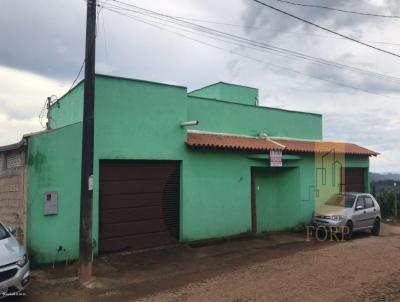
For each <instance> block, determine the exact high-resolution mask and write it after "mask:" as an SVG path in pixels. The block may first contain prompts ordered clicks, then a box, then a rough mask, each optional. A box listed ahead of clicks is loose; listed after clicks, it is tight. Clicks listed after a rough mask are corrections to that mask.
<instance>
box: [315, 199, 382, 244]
mask: <svg viewBox="0 0 400 302" xmlns="http://www.w3.org/2000/svg"><path fill="white" fill-rule="evenodd" d="M313 223H314V225H315V226H316V227H321V226H324V227H326V228H328V229H329V230H337V231H338V232H340V231H343V230H344V232H345V233H347V235H346V236H347V238H351V236H352V234H353V232H354V231H358V230H368V229H369V230H371V232H372V234H374V235H376V236H378V235H379V233H380V223H381V209H380V207H379V204H378V202H377V201H376V200H375V198H374V197H373V196H372V195H371V194H367V193H344V194H334V195H332V196H331V197H330V198H329V199H328V200H327V201H326V202H325V204H324V205H322V206H320V207H318V208H317V209H316V211H315V213H314V217H313ZM344 227H346V228H344Z"/></svg>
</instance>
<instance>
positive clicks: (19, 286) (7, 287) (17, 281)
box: [0, 262, 30, 299]
mask: <svg viewBox="0 0 400 302" xmlns="http://www.w3.org/2000/svg"><path fill="white" fill-rule="evenodd" d="M15 269H16V270H17V271H16V273H15V274H14V275H11V274H10V277H9V278H8V279H6V280H3V281H2V282H0V299H1V298H3V297H5V296H15V295H18V294H19V293H20V292H21V291H23V290H24V289H25V288H26V287H27V286H28V284H29V279H30V270H29V262H28V263H27V264H25V266H24V267H22V268H21V267H19V266H18V265H16V264H14V265H10V266H7V267H3V268H1V269H0V276H1V274H2V273H3V274H6V272H8V271H10V270H15ZM7 274H8V273H7Z"/></svg>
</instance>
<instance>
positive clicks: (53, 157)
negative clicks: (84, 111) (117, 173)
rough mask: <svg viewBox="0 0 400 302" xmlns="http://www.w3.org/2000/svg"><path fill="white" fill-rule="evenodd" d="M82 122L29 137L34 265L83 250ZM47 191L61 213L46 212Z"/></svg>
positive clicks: (73, 256) (30, 243) (30, 235)
mask: <svg viewBox="0 0 400 302" xmlns="http://www.w3.org/2000/svg"><path fill="white" fill-rule="evenodd" d="M81 133H82V123H78V124H74V125H71V126H67V127H63V128H60V129H57V130H54V131H51V132H47V133H44V134H39V135H35V136H32V137H30V138H29V145H28V146H29V147H28V165H29V168H28V177H29V188H28V196H29V199H28V200H29V202H28V233H27V236H28V251H29V255H30V257H31V259H32V261H33V263H34V264H38V263H49V262H52V261H64V260H65V259H76V258H77V257H78V250H79V213H80V177H81V175H80V171H81V138H82V135H81ZM46 192H56V193H57V196H58V213H57V214H55V215H48V216H47V215H44V202H45V193H46Z"/></svg>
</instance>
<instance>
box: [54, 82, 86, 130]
mask: <svg viewBox="0 0 400 302" xmlns="http://www.w3.org/2000/svg"><path fill="white" fill-rule="evenodd" d="M50 117H51V118H50V127H51V128H52V129H56V128H60V127H64V126H66V125H71V124H75V123H78V122H81V121H82V119H83V82H80V83H78V84H77V85H76V86H75V87H74V89H72V90H71V91H70V92H69V93H67V94H65V95H64V96H63V97H61V98H60V99H59V100H58V102H56V103H54V104H53V105H52V106H51V112H50Z"/></svg>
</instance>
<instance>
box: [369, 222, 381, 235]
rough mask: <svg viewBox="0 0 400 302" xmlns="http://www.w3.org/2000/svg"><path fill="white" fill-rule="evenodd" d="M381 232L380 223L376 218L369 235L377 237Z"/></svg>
mask: <svg viewBox="0 0 400 302" xmlns="http://www.w3.org/2000/svg"><path fill="white" fill-rule="evenodd" d="M380 232H381V221H380V219H379V218H376V219H375V221H374V225H373V226H372V229H371V233H372V235H374V236H379V233H380Z"/></svg>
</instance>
